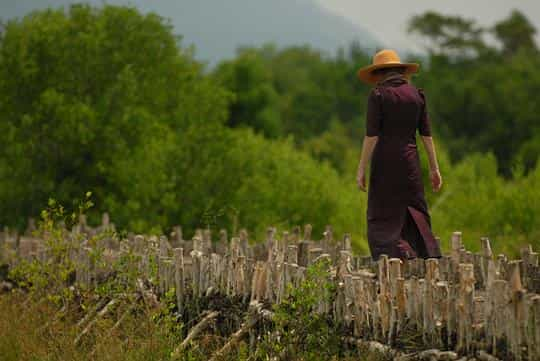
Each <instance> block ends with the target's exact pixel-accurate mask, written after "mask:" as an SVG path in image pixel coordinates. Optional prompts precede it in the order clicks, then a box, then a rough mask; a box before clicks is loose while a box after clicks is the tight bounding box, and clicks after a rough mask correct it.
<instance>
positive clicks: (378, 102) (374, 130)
mask: <svg viewBox="0 0 540 361" xmlns="http://www.w3.org/2000/svg"><path fill="white" fill-rule="evenodd" d="M381 126H382V94H381V92H380V90H379V89H377V88H373V89H372V90H371V92H370V93H369V96H368V104H367V115H366V136H368V137H374V136H378V135H380V134H381Z"/></svg>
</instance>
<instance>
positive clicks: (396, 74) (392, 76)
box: [378, 71, 407, 84]
mask: <svg viewBox="0 0 540 361" xmlns="http://www.w3.org/2000/svg"><path fill="white" fill-rule="evenodd" d="M393 79H403V80H405V81H407V77H406V76H405V74H402V73H399V72H397V71H391V72H389V73H387V74H385V75H384V76H383V77H382V78H381V80H379V81H378V83H379V84H381V83H384V82H386V81H389V80H393Z"/></svg>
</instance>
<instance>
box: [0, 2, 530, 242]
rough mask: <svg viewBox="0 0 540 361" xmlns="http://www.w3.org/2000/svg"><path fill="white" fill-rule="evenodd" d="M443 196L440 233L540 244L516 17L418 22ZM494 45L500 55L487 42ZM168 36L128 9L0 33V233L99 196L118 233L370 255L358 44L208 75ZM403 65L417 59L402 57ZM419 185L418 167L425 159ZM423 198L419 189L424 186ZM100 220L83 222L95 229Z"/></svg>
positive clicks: (257, 52)
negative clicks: (311, 230) (214, 230)
mask: <svg viewBox="0 0 540 361" xmlns="http://www.w3.org/2000/svg"><path fill="white" fill-rule="evenodd" d="M410 31H411V32H412V33H414V34H417V35H419V36H421V37H422V39H424V40H426V46H427V49H428V54H429V55H428V58H425V59H421V58H420V57H416V58H415V59H409V60H416V61H421V62H422V71H421V73H420V75H419V76H418V77H416V78H414V82H415V83H416V85H418V86H420V87H423V88H424V89H425V90H426V94H427V98H428V102H429V103H428V104H429V113H430V115H431V119H432V123H433V129H434V132H435V143H436V145H437V151H438V155H439V160H440V164H441V168H442V174H443V178H444V181H445V185H444V186H443V190H442V192H441V193H439V194H434V193H432V192H431V191H430V190H429V188H428V182H427V181H426V183H425V184H426V193H427V198H428V202H429V205H430V207H431V209H432V213H433V214H432V219H433V222H434V230H435V233H436V234H437V235H439V236H440V237H441V238H442V239H443V241H446V240H447V239H448V238H449V236H450V233H451V232H452V231H454V230H458V229H459V230H462V231H463V232H464V236H465V239H466V240H467V241H468V242H470V243H476V242H477V239H478V238H479V237H480V236H481V235H487V236H489V237H491V238H492V239H493V240H494V242H495V244H496V245H497V247H498V249H503V248H508V249H510V250H512V249H514V248H515V247H517V246H518V245H520V244H522V243H525V242H533V241H537V240H538V239H540V237H539V236H540V231H539V230H540V220H539V219H540V217H535V214H536V215H537V214H538V213H539V212H540V188H539V185H540V184H539V179H540V170H539V169H540V166H539V165H538V162H537V159H538V154H539V153H540V120H539V118H538V114H539V112H540V108H539V107H540V103H538V102H536V101H535V100H534V99H535V98H534V97H535V95H534V94H536V93H537V92H538V91H539V90H540V76H539V75H538V73H537V72H536V68H537V67H538V65H540V55H539V51H538V48H537V46H536V44H535V42H534V33H535V31H536V30H535V29H534V27H532V25H531V24H530V23H529V22H528V20H527V19H526V17H525V16H523V14H520V13H519V12H513V13H512V14H510V15H509V17H508V18H507V19H503V20H501V21H500V22H498V23H496V24H494V25H493V27H491V28H481V27H479V26H478V25H477V24H475V23H474V22H473V21H470V20H467V19H461V18H458V17H452V16H449V17H448V16H443V15H440V14H436V13H426V14H422V15H418V16H416V17H414V18H413V19H411V22H410ZM487 33H490V34H492V35H494V37H495V39H496V40H497V41H498V43H497V44H496V45H494V44H491V43H488V42H486V41H485V40H484V38H485V35H486V34H487ZM180 40H181V39H180V38H179V37H177V36H175V35H174V34H173V33H172V29H171V26H170V24H169V23H168V22H167V21H166V20H165V19H163V18H160V17H159V16H157V15H154V14H148V15H143V14H141V13H139V12H138V11H137V10H136V9H134V8H130V7H114V6H103V7H100V8H94V7H90V6H86V5H76V6H72V7H70V8H69V9H68V10H67V11H63V10H48V11H42V12H35V13H32V14H30V15H28V16H26V17H24V18H22V19H15V20H11V21H9V22H7V23H6V24H5V26H4V27H3V30H2V33H1V37H0V119H1V121H0V142H1V143H2V147H3V150H4V151H3V152H2V156H1V157H0V224H5V225H10V226H16V227H23V226H24V224H25V220H26V218H27V217H28V216H36V215H37V212H38V211H39V209H41V208H42V206H43V204H45V203H46V201H47V199H48V198H49V197H53V198H55V199H58V200H59V201H61V202H63V203H66V202H69V201H71V200H75V201H77V198H78V196H79V195H81V194H84V193H85V192H86V191H88V190H91V191H92V192H93V194H94V199H95V203H96V205H97V206H96V208H95V209H96V213H95V214H91V216H94V217H95V218H93V219H97V214H98V212H101V211H105V210H106V211H109V212H110V214H111V217H112V219H113V220H114V222H115V223H116V224H117V225H118V226H120V227H121V228H128V229H130V230H134V231H149V230H153V231H157V232H165V231H167V230H168V229H169V228H170V227H171V226H173V225H175V224H182V225H183V226H184V229H185V230H186V234H187V235H188V236H189V234H190V232H192V231H193V230H194V228H195V227H202V226H209V227H226V226H227V227H232V226H231V225H236V226H238V227H247V228H248V229H251V230H254V231H255V232H256V233H260V232H261V231H263V230H264V228H265V227H266V226H268V225H276V226H283V227H285V226H287V227H289V226H291V225H297V224H302V223H308V222H309V223H312V224H314V226H315V235H316V236H317V237H318V236H319V235H320V234H321V232H322V229H323V227H324V225H325V224H328V223H329V224H332V225H333V226H334V228H335V229H336V230H338V231H339V232H346V231H347V232H352V233H353V239H354V240H355V244H356V246H358V247H359V248H361V249H364V250H365V249H366V243H365V241H364V238H365V206H366V197H365V194H363V193H360V192H359V191H358V190H356V189H355V184H354V183H355V182H354V177H355V171H356V166H357V162H358V157H359V154H360V149H361V144H362V143H361V142H362V137H363V134H364V125H365V124H364V114H365V110H366V109H365V107H366V95H367V92H368V91H369V88H368V87H366V86H364V85H362V84H361V83H360V82H359V81H358V80H357V79H356V77H355V73H356V70H357V69H358V67H360V66H362V65H365V64H366V63H368V62H370V58H371V55H372V54H367V53H366V52H365V51H364V50H363V49H362V48H361V46H359V45H358V44H351V46H350V48H349V49H347V50H342V51H340V52H339V53H338V54H336V55H335V56H330V55H328V54H325V53H322V52H320V51H318V50H316V49H311V48H309V47H305V46H303V47H291V48H286V49H277V48H276V47H274V46H272V45H265V46H262V47H260V48H243V49H240V50H239V51H238V55H237V57H236V58H235V59H232V60H228V61H224V62H222V63H221V64H219V65H218V66H217V67H216V68H214V69H212V70H210V71H207V70H205V68H204V67H203V65H201V64H200V63H198V62H197V61H196V60H195V58H194V56H193V54H192V53H191V51H190V50H188V49H186V48H184V47H182V45H181V41H180ZM409 58H411V57H410V56H409ZM420 151H421V157H422V161H423V162H422V164H423V167H424V176H426V177H427V172H426V169H425V167H426V165H427V162H426V159H425V154H424V152H423V150H422V149H421V147H420ZM426 180H427V179H426ZM91 220H92V218H91Z"/></svg>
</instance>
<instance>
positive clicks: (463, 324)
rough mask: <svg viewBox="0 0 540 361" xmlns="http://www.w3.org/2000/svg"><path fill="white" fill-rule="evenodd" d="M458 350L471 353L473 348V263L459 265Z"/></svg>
mask: <svg viewBox="0 0 540 361" xmlns="http://www.w3.org/2000/svg"><path fill="white" fill-rule="evenodd" d="M457 309H458V312H459V317H458V318H457V321H458V330H457V331H458V332H457V337H458V345H457V349H458V352H462V353H465V354H466V353H469V352H470V351H471V350H472V336H473V321H474V318H473V316H474V315H473V310H474V270H473V265H472V264H469V263H466V264H465V263H461V264H460V265H459V298H458V308H457Z"/></svg>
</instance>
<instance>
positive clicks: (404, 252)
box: [357, 50, 442, 260]
mask: <svg viewBox="0 0 540 361" xmlns="http://www.w3.org/2000/svg"><path fill="white" fill-rule="evenodd" d="M418 68H419V65H418V64H414V63H401V61H400V59H399V56H398V55H397V54H396V52H395V51H393V50H382V51H380V52H378V53H377V54H375V56H374V57H373V63H372V64H371V65H369V66H366V67H364V68H362V69H360V70H359V71H358V77H359V78H360V80H362V81H364V82H366V83H368V84H371V85H374V88H373V89H372V90H371V92H370V94H369V97H368V107H367V117H366V135H365V137H364V144H363V146H362V155H361V157H360V164H359V166H358V175H357V182H358V186H359V188H360V189H361V190H363V191H366V165H367V163H368V162H370V161H371V164H370V175H369V190H368V207H367V226H368V231H367V236H368V243H369V247H370V251H371V255H372V257H373V259H374V260H377V259H378V258H379V256H380V255H381V254H387V255H388V256H389V257H398V258H401V259H410V258H415V257H422V258H429V257H440V256H441V251H440V246H439V242H438V241H437V240H436V239H435V237H434V236H433V233H432V231H431V219H430V215H429V213H428V207H427V203H426V200H425V197H424V186H423V184H422V174H421V169H420V159H419V157H418V151H417V146H416V130H417V129H418V132H419V134H420V135H421V136H422V142H423V143H424V147H425V149H426V151H427V153H428V158H429V166H430V167H429V168H430V178H431V184H432V187H433V190H434V191H435V192H438V191H439V190H440V188H441V186H442V179H441V174H440V172H439V166H438V162H437V156H436V153H435V146H434V144H433V139H432V137H431V125H430V119H429V117H428V113H427V110H426V99H425V96H424V93H423V91H422V89H417V88H416V87H414V86H413V85H412V84H411V83H410V82H409V78H410V75H411V74H412V73H415V72H417V71H418Z"/></svg>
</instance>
